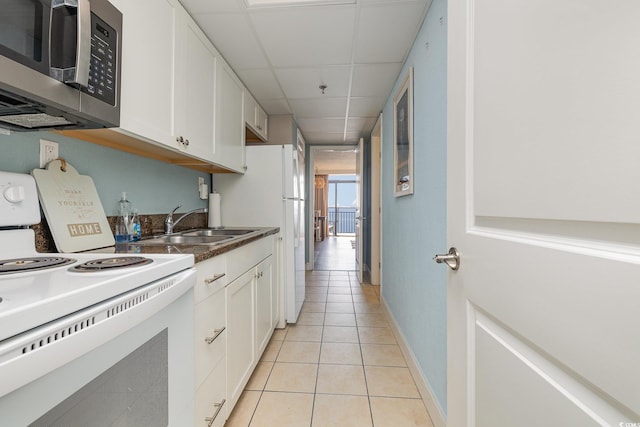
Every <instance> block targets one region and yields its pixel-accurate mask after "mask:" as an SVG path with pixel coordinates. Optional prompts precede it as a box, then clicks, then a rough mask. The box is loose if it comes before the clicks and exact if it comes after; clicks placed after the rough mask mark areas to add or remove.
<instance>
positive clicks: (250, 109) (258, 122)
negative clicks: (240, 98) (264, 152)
mask: <svg viewBox="0 0 640 427" xmlns="http://www.w3.org/2000/svg"><path fill="white" fill-rule="evenodd" d="M268 119H269V117H268V116H267V113H265V112H264V110H263V109H262V107H260V105H258V103H257V102H256V100H255V99H254V98H253V96H251V94H250V93H249V91H247V90H245V91H244V121H245V123H246V124H247V127H248V128H249V129H250V130H251V132H252V133H253V134H254V135H255V136H257V137H258V139H251V142H260V141H262V142H266V141H267V139H268V133H267V123H268V121H269V120H268Z"/></svg>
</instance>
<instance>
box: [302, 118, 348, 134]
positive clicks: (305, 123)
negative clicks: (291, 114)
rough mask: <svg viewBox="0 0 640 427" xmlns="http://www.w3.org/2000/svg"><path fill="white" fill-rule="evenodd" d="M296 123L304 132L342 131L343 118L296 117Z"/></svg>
mask: <svg viewBox="0 0 640 427" xmlns="http://www.w3.org/2000/svg"><path fill="white" fill-rule="evenodd" d="M296 123H297V124H298V127H300V129H303V130H304V131H305V132H334V133H342V132H344V119H337V118H336V119H331V118H324V117H322V118H313V119H311V118H304V117H303V118H297V117H296Z"/></svg>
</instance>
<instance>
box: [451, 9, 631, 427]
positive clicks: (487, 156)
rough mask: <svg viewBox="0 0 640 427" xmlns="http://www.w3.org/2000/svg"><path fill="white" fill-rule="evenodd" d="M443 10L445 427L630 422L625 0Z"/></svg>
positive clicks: (628, 51)
mask: <svg viewBox="0 0 640 427" xmlns="http://www.w3.org/2000/svg"><path fill="white" fill-rule="evenodd" d="M447 13H448V18H449V21H448V49H449V58H448V65H447V67H448V68H447V72H448V94H449V95H448V121H449V124H448V138H449V141H448V166H447V168H448V177H447V179H448V182H447V186H448V206H447V209H448V219H447V222H448V240H449V243H450V246H456V247H457V248H458V249H459V251H460V252H461V265H460V269H459V270H458V271H451V270H450V272H449V276H448V278H449V280H448V281H449V283H448V286H449V288H448V321H447V323H448V339H449V341H448V386H447V388H448V393H447V414H448V420H447V424H448V425H449V426H452V427H453V426H490V427H500V426H519V427H523V426H532V427H533V426H536V427H538V426H589V425H613V426H618V425H636V424H635V423H640V369H639V368H638V356H639V355H640V285H639V278H640V227H639V224H640V190H639V188H640V184H639V183H640V166H639V162H638V159H640V144H639V143H638V141H640V126H639V124H640V77H639V76H640V55H637V54H636V52H637V46H638V41H639V40H640V26H639V25H638V19H639V18H640V2H637V1H635V0H619V1H615V2H602V1H596V0H563V1H556V0H537V1H529V0H509V1H505V0H482V1H475V0H461V1H450V2H449V6H448V12H447ZM444 250H445V248H443V252H444ZM443 268H444V267H443Z"/></svg>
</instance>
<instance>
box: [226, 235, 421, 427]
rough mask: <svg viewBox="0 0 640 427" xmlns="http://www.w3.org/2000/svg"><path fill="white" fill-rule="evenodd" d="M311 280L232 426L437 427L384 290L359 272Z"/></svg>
mask: <svg viewBox="0 0 640 427" xmlns="http://www.w3.org/2000/svg"><path fill="white" fill-rule="evenodd" d="M343 240H344V241H346V242H347V243H348V242H349V239H343ZM343 240H339V242H342V241H343ZM349 246H350V244H349ZM306 280H307V282H306V292H307V295H306V301H305V303H304V305H303V307H302V312H301V313H300V317H299V318H298V323H297V324H296V325H289V326H288V327H287V328H285V329H280V330H276V331H275V332H274V334H273V337H272V339H271V342H270V343H269V345H268V347H267V349H266V350H265V352H264V354H263V356H262V359H261V361H260V362H259V363H258V366H257V368H256V370H255V371H254V373H253V376H252V377H251V379H250V380H249V383H248V384H247V386H246V388H245V391H244V393H243V394H242V396H241V397H240V400H239V401H238V404H237V405H236V408H235V410H234V411H233V413H232V414H231V415H232V416H231V417H230V418H229V420H228V422H227V424H226V425H227V426H233V427H247V426H251V427H259V426H264V427H274V426H278V427H286V426H306V427H309V426H340V427H348V426H353V427H372V426H375V427H397V426H403V427H409V426H416V427H418V426H420V427H431V426H432V423H431V420H430V418H429V415H428V413H427V411H426V409H425V407H424V404H423V402H422V400H421V398H420V394H419V392H418V389H417V387H416V385H415V383H414V381H413V378H412V376H411V373H410V372H409V369H408V368H407V364H406V362H405V360H404V358H403V356H402V353H401V351H400V347H399V346H398V344H397V342H396V340H395V338H394V336H393V333H392V331H391V328H390V327H389V324H388V322H387V318H386V316H385V314H384V313H383V309H382V306H381V305H380V294H379V287H377V286H372V285H368V284H363V285H360V284H359V283H358V282H357V280H356V276H355V272H354V271H337V270H332V271H312V272H308V273H307V278H306Z"/></svg>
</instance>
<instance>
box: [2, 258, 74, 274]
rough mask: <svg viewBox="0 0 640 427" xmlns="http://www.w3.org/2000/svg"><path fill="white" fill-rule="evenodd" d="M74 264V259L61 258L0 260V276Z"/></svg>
mask: <svg viewBox="0 0 640 427" xmlns="http://www.w3.org/2000/svg"><path fill="white" fill-rule="evenodd" d="M74 262H76V260H75V259H71V258H63V257H30V258H16V259H7V260H0V275H1V274H11V273H22V272H25V271H34V270H44V269H47V268H54V267H61V266H63V265H67V264H73V263H74Z"/></svg>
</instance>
